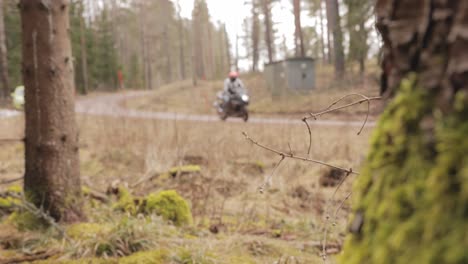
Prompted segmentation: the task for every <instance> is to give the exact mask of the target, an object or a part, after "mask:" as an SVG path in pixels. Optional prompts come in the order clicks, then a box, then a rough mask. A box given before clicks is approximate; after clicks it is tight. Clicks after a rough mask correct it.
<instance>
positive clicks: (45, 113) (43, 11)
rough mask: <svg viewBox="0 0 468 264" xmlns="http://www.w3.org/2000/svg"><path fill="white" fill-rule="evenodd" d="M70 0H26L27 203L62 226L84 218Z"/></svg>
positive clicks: (22, 8)
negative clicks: (76, 119)
mask: <svg viewBox="0 0 468 264" xmlns="http://www.w3.org/2000/svg"><path fill="white" fill-rule="evenodd" d="M69 4H70V2H69V1H68V0H57V1H41V0H22V1H20V4H19V7H20V12H21V22H22V29H23V31H22V43H23V81H24V85H25V91H26V92H25V116H26V129H25V130H26V131H25V135H26V140H25V141H26V147H25V158H26V173H25V182H24V190H25V193H26V196H27V198H28V199H30V200H31V201H32V202H34V204H36V206H38V207H42V208H44V210H45V211H46V212H48V213H49V214H50V215H51V216H52V217H54V218H55V219H56V220H57V221H61V222H74V221H79V220H81V219H82V218H83V213H82V210H81V209H82V199H81V187H80V174H79V157H78V132H77V128H76V124H75V112H74V93H75V88H74V83H73V61H72V55H71V43H70V32H69V30H70V27H69V16H68V12H69V11H68V9H69Z"/></svg>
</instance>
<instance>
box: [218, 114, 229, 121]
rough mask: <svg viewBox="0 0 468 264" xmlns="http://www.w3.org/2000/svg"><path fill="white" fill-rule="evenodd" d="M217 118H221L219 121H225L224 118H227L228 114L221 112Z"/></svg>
mask: <svg viewBox="0 0 468 264" xmlns="http://www.w3.org/2000/svg"><path fill="white" fill-rule="evenodd" d="M219 118H220V119H221V121H226V119H227V118H228V115H226V114H221V115H220V116H219Z"/></svg>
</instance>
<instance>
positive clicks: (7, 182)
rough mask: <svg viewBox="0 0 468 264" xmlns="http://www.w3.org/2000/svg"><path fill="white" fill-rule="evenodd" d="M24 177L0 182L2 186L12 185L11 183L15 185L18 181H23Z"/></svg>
mask: <svg viewBox="0 0 468 264" xmlns="http://www.w3.org/2000/svg"><path fill="white" fill-rule="evenodd" d="M23 178H24V177H18V178H15V179H9V180H2V181H0V185H6V184H11V183H14V182H17V181H21V180H23Z"/></svg>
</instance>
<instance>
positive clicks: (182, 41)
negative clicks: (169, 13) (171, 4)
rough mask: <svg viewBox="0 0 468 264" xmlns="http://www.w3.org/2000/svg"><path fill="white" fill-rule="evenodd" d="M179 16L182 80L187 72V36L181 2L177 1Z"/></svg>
mask: <svg viewBox="0 0 468 264" xmlns="http://www.w3.org/2000/svg"><path fill="white" fill-rule="evenodd" d="M177 9H178V10H177V18H178V20H179V25H178V30H179V56H180V58H179V59H180V62H179V63H180V77H181V79H182V80H185V78H186V75H187V73H186V72H185V47H184V45H185V41H184V40H185V36H184V20H183V19H182V16H181V14H180V13H181V12H182V11H181V10H182V9H181V7H180V2H179V1H177Z"/></svg>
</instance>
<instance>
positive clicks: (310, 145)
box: [302, 117, 312, 156]
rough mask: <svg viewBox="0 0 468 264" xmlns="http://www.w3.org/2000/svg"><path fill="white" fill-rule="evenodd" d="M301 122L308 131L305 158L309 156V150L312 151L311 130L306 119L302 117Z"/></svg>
mask: <svg viewBox="0 0 468 264" xmlns="http://www.w3.org/2000/svg"><path fill="white" fill-rule="evenodd" d="M302 122H304V123H305V124H306V126H307V130H308V131H309V148H308V149H307V156H309V155H310V150H311V149H312V130H311V129H310V125H309V122H307V118H306V117H304V118H303V119H302Z"/></svg>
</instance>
